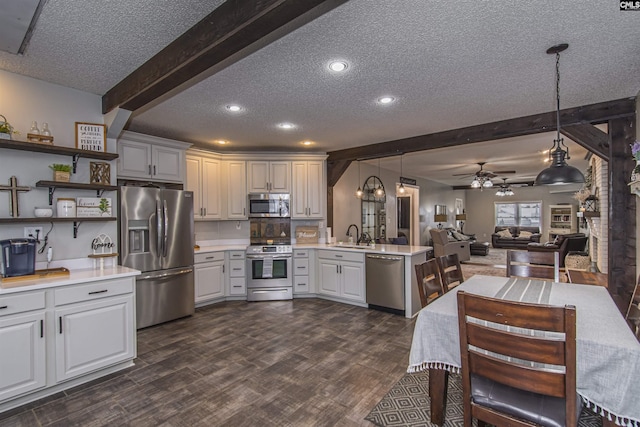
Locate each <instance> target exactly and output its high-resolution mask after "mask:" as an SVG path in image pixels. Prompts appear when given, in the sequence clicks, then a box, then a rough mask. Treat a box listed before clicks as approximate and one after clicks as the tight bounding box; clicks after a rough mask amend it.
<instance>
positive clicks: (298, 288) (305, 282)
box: [293, 276, 309, 294]
mask: <svg viewBox="0 0 640 427" xmlns="http://www.w3.org/2000/svg"><path fill="white" fill-rule="evenodd" d="M308 292H309V276H294V277H293V293H294V294H300V293H308Z"/></svg>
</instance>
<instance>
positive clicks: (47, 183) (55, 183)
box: [36, 181, 118, 206]
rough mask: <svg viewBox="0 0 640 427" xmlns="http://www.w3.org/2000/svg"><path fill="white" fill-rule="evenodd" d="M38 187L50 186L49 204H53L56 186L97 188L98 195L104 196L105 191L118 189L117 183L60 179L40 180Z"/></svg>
mask: <svg viewBox="0 0 640 427" xmlns="http://www.w3.org/2000/svg"><path fill="white" fill-rule="evenodd" d="M36 187H45V188H47V187H48V188H49V206H51V205H52V204H53V193H54V192H55V191H56V188H72V189H75V190H96V197H102V193H103V192H105V191H115V190H117V189H118V187H117V186H115V185H104V184H81V183H78V182H59V181H38V182H36Z"/></svg>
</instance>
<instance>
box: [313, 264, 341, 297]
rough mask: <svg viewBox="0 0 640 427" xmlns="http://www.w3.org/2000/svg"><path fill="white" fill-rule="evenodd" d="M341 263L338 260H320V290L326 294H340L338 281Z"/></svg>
mask: <svg viewBox="0 0 640 427" xmlns="http://www.w3.org/2000/svg"><path fill="white" fill-rule="evenodd" d="M339 271H340V265H339V264H338V263H337V262H333V261H327V260H320V272H319V283H318V292H319V293H321V294H325V295H332V296H336V297H337V296H340V291H339V287H338V281H339V279H340V272H339Z"/></svg>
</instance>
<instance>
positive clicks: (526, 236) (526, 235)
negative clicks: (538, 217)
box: [516, 231, 533, 240]
mask: <svg viewBox="0 0 640 427" xmlns="http://www.w3.org/2000/svg"><path fill="white" fill-rule="evenodd" d="M532 234H533V233H532V232H530V231H521V232H520V234H518V237H516V239H522V240H529V238H530V237H531V235H532Z"/></svg>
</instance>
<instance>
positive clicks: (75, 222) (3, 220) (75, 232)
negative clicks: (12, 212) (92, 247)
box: [0, 216, 117, 239]
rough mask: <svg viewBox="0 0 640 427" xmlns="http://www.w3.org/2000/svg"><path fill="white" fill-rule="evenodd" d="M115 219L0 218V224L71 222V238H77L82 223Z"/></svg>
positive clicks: (112, 218)
mask: <svg viewBox="0 0 640 427" xmlns="http://www.w3.org/2000/svg"><path fill="white" fill-rule="evenodd" d="M116 220H117V218H116V217H111V216H110V217H106V216H86V217H62V218H61V217H48V218H46V217H43V218H36V217H33V218H0V224H16V223H20V224H42V223H45V222H49V223H53V222H73V238H74V239H75V238H76V237H78V228H80V224H81V223H83V222H104V221H116Z"/></svg>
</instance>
